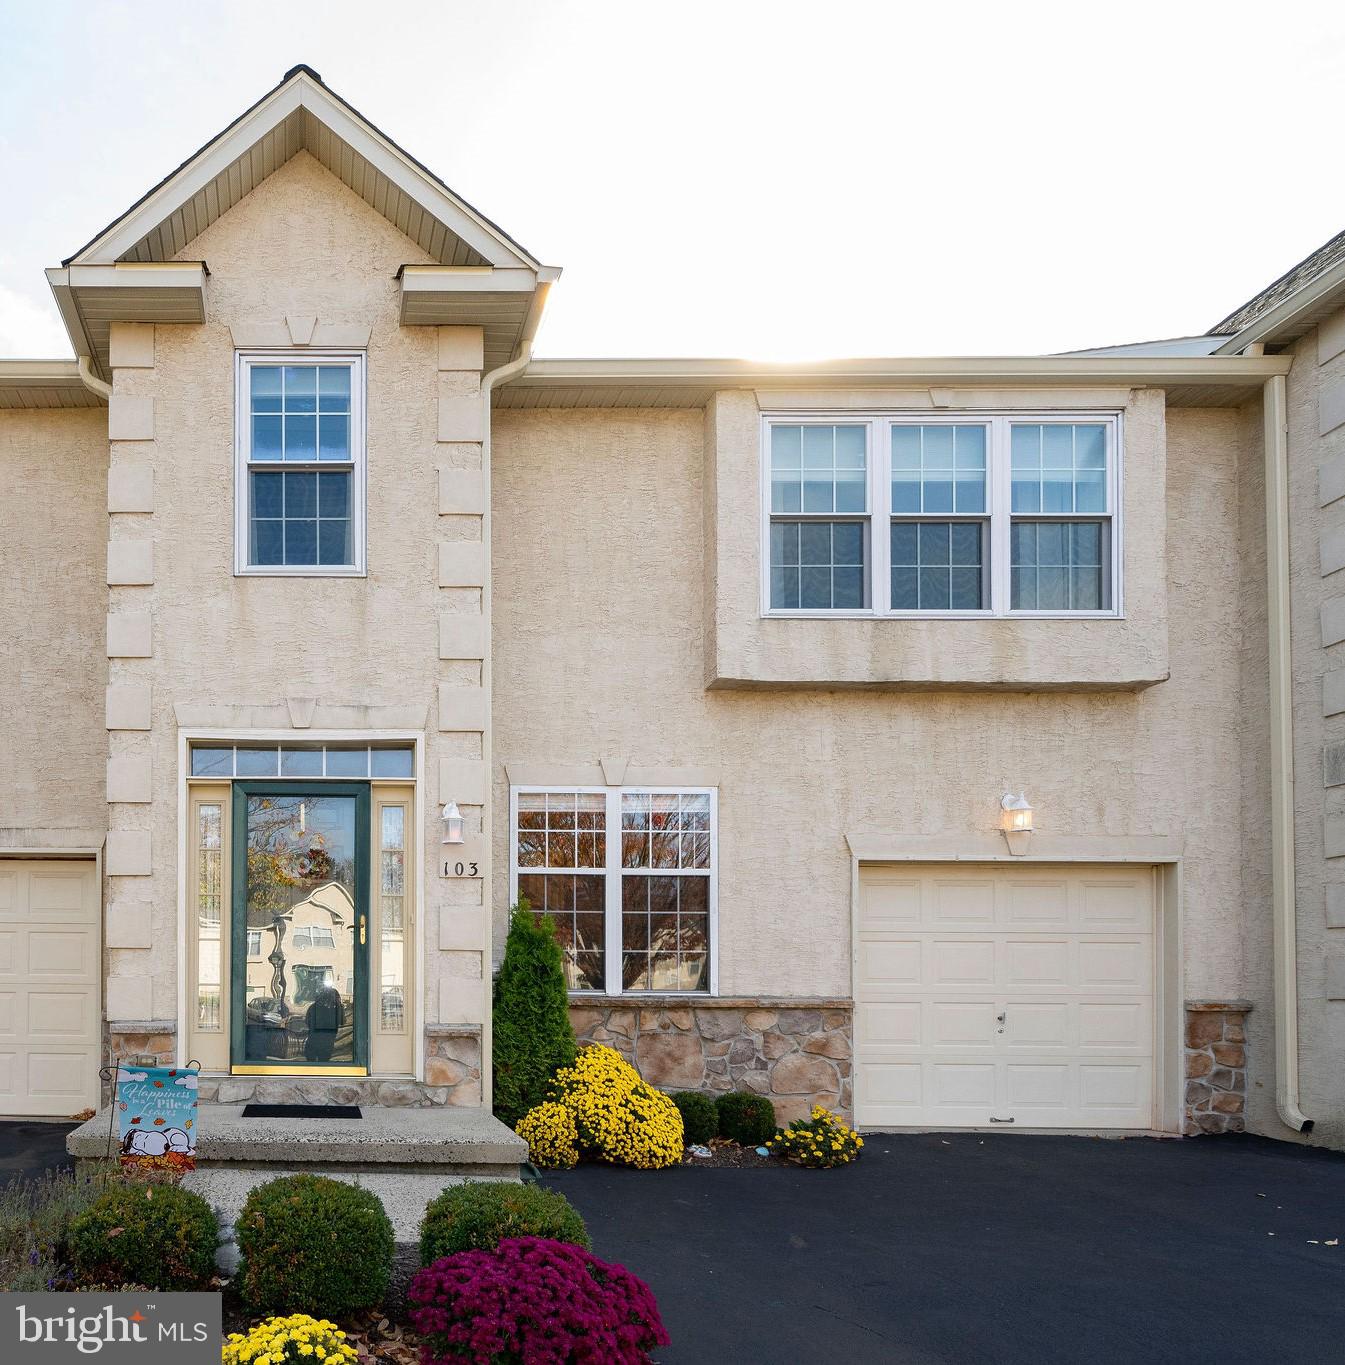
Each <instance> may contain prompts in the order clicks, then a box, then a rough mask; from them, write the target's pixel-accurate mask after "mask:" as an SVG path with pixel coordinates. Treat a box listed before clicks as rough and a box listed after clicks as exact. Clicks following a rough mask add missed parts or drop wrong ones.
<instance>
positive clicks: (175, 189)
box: [63, 66, 542, 270]
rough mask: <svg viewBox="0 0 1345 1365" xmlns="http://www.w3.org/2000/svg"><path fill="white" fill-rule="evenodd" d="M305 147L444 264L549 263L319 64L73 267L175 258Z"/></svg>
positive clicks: (285, 84) (146, 199) (260, 106)
mask: <svg viewBox="0 0 1345 1365" xmlns="http://www.w3.org/2000/svg"><path fill="white" fill-rule="evenodd" d="M301 150H306V151H308V152H310V153H311V154H312V155H313V156H314V157H316V158H317V160H319V161H320V162H321V163H322V164H323V165H324V166H325V167H326V168H327V169H328V170H329V171H331V172H332V174H333V175H335V176H336V177H337V178H338V179H340V180H342V181H343V182H344V183H345V184H346V185H347V186H349V188H350V189H351V190H353V191H354V192H355V193H356V194H358V195H359V196H360V198H361V199H363V200H364V201H365V202H366V203H367V204H369V205H370V206H371V207H372V208H374V209H375V210H376V211H377V212H379V213H381V214H382V215H383V216H384V217H385V218H387V219H388V221H389V222H391V223H392V224H393V225H394V226H395V227H397V228H398V229H399V230H400V231H401V232H403V233H405V235H406V236H407V237H409V238H410V239H411V240H412V241H413V242H415V243H416V245H417V246H419V247H420V248H421V249H422V250H423V251H425V252H426V253H427V254H428V255H430V256H433V257H434V258H435V259H436V260H437V261H439V262H440V263H441V264H443V265H459V266H463V265H465V266H506V267H524V268H528V269H532V270H539V269H541V268H542V267H541V265H540V263H539V262H538V261H537V260H536V259H535V258H534V257H533V256H532V255H531V254H530V253H529V252H528V251H526V250H525V249H524V248H523V247H522V246H520V245H519V243H518V242H516V241H514V239H513V238H512V237H510V236H509V235H508V234H507V233H506V232H505V231H504V230H503V229H502V228H500V227H499V226H498V225H497V224H495V223H493V222H491V220H490V219H489V218H487V217H486V216H485V215H484V214H483V213H481V212H479V211H478V210H477V209H474V208H473V207H472V206H471V205H470V204H469V203H467V201H466V200H465V199H463V198H461V196H459V195H457V194H455V193H454V192H453V191H452V190H451V189H449V187H448V186H447V185H445V184H444V182H443V181H442V180H440V179H439V178H438V176H436V175H434V174H433V173H432V172H431V171H429V170H428V169H427V168H426V167H425V166H424V165H422V164H421V162H419V161H417V160H416V159H415V158H414V157H413V156H411V155H410V154H409V153H408V152H406V151H404V150H403V149H402V148H401V147H399V146H398V145H397V144H396V143H395V142H393V140H392V139H391V138H390V137H388V136H387V135H386V134H385V133H383V132H381V131H380V130H379V129H378V128H376V127H375V126H374V125H373V124H372V123H370V122H369V120H368V119H367V118H365V117H364V115H363V114H361V113H360V112H359V111H358V110H357V109H355V108H354V107H353V106H352V105H349V104H347V103H346V101H345V100H343V99H342V98H341V97H340V96H339V95H337V94H336V93H335V92H334V91H333V90H332V89H331V88H330V87H329V86H327V85H326V84H325V83H324V82H323V80H322V78H321V76H319V75H318V73H317V72H316V71H314V70H313V69H312V67H309V66H295V67H292V68H291V69H290V70H289V71H287V72H286V73H285V75H284V77H283V79H282V80H281V81H280V84H279V85H277V86H275V87H274V88H273V89H271V90H269V91H267V93H266V94H265V95H263V96H262V97H261V99H259V100H258V101H257V102H256V103H255V104H254V105H252V106H251V108H249V109H247V110H245V111H244V112H243V113H242V114H240V115H239V117H238V118H236V119H235V120H234V121H233V122H232V123H231V124H229V126H228V127H227V128H225V129H224V130H223V131H222V132H220V133H219V134H217V135H216V136H215V137H213V138H211V140H210V141H209V142H207V143H206V144H205V146H204V147H202V148H201V149H200V150H199V151H197V152H195V153H193V154H192V155H191V156H190V157H188V158H187V160H186V161H184V162H183V163H182V165H180V166H179V167H178V168H177V169H176V170H175V171H173V172H172V173H171V174H170V175H168V176H166V177H165V178H164V179H163V180H161V181H160V182H159V183H158V184H157V185H155V186H154V188H153V189H151V190H150V191H149V192H148V193H147V194H145V195H143V196H142V197H141V198H140V199H138V200H137V201H136V202H135V203H134V204H132V205H131V207H130V208H129V209H127V210H126V212H125V213H123V214H121V215H120V217H118V218H116V219H114V220H113V221H112V222H111V223H109V224H108V225H107V227H105V228H104V229H103V230H102V231H101V232H99V233H98V234H97V235H96V236H94V237H93V238H92V240H90V241H88V242H86V243H85V244H84V245H83V246H82V247H80V249H79V250H78V251H76V252H75V253H74V255H72V256H70V257H68V258H67V259H66V260H65V261H64V262H63V264H64V265H66V266H70V265H91V264H111V263H114V262H151V261H170V260H172V259H173V257H174V256H176V255H177V254H178V252H180V251H181V250H182V249H183V248H184V247H185V246H186V245H187V244H188V243H189V242H190V241H191V240H192V239H193V238H194V237H197V236H199V234H200V233H201V232H203V231H204V230H205V229H206V228H207V227H209V226H210V224H211V223H213V222H215V221H216V220H217V219H219V218H221V217H222V216H223V215H224V214H225V213H227V212H228V211H229V209H231V208H232V207H233V206H234V205H235V204H236V203H237V202H238V201H239V200H240V199H242V198H243V196H244V195H246V194H247V193H248V192H249V191H251V190H252V189H254V188H255V187H256V186H257V185H258V184H260V183H261V181H263V180H264V179H265V178H266V177H267V176H268V175H271V174H272V173H273V172H274V171H276V170H278V169H279V168H280V167H281V166H283V165H284V164H285V163H286V162H287V161H288V160H289V159H290V158H291V157H292V156H294V155H295V154H296V153H298V152H299V151H301Z"/></svg>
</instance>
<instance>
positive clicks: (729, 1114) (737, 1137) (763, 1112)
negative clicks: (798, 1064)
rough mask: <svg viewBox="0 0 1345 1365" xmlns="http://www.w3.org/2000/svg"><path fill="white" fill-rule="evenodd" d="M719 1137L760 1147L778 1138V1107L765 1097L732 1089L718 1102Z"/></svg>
mask: <svg viewBox="0 0 1345 1365" xmlns="http://www.w3.org/2000/svg"><path fill="white" fill-rule="evenodd" d="M715 1108H716V1109H718V1111H719V1136H720V1137H722V1138H728V1139H729V1141H730V1142H737V1143H741V1144H742V1145H743V1146H744V1147H760V1146H761V1145H762V1143H764V1142H765V1141H766V1140H767V1139H768V1138H772V1137H774V1136H775V1106H774V1105H773V1104H772V1103H771V1102H770V1100H768V1099H767V1098H766V1096H765V1095H754V1094H753V1093H752V1092H751V1091H750V1090H732V1091H730V1092H729V1093H728V1094H727V1095H721V1096H720V1097H719V1099H718V1100H716V1101H715Z"/></svg>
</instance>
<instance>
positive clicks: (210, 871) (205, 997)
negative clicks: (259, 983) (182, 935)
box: [196, 801, 223, 1033]
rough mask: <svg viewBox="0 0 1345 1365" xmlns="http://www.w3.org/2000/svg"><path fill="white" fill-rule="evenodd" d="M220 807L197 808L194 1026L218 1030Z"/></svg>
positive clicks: (210, 1031)
mask: <svg viewBox="0 0 1345 1365" xmlns="http://www.w3.org/2000/svg"><path fill="white" fill-rule="evenodd" d="M222 811H223V808H222V807H221V806H220V805H219V804H218V803H216V802H213V801H212V802H211V803H210V804H209V805H205V804H202V805H200V806H198V807H197V808H196V877H197V885H196V914H197V924H196V935H197V937H196V982H197V984H196V1027H197V1028H198V1029H199V1030H200V1031H201V1032H202V1033H218V1032H219V1031H220V1030H221V1028H222V1027H223V1023H222V1015H221V1009H220V1003H221V1002H220V980H221V972H220V967H221V958H220V885H221V876H222V872H223V869H222V867H221V849H220V831H221V826H222Z"/></svg>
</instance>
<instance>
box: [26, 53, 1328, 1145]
mask: <svg viewBox="0 0 1345 1365" xmlns="http://www.w3.org/2000/svg"><path fill="white" fill-rule="evenodd" d="M48 275H49V280H50V284H51V287H52V290H53V292H54V294H55V297H56V300H57V303H58V305H59V307H60V311H61V315H62V317H63V319H64V321H65V324H66V326H67V328H68V330H69V333H70V337H71V342H72V345H73V347H74V350H75V353H76V355H77V356H78V360H77V361H69V362H67V361H26V360H12V361H4V362H0V407H2V408H3V411H0V471H2V472H0V490H2V493H0V547H3V549H2V550H0V553H2V554H3V557H4V558H3V562H4V577H3V582H4V589H3V595H2V596H0V702H2V703H3V708H4V716H5V723H4V725H3V727H0V921H2V922H3V941H4V944H5V951H4V953H3V955H2V956H0V961H3V973H4V983H5V984H4V988H3V999H4V1008H3V1010H0V1113H4V1114H7V1115H62V1114H69V1113H72V1112H74V1111H77V1110H79V1109H81V1108H83V1107H85V1106H89V1105H94V1104H96V1103H97V1102H98V1098H99V1075H98V1073H99V1068H100V1066H101V1065H102V1064H103V1063H104V1062H105V1060H106V1059H107V1058H108V1056H110V1055H116V1056H128V1055H134V1056H139V1057H144V1056H151V1055H152V1056H154V1057H157V1058H159V1059H162V1060H165V1061H167V1060H171V1061H173V1062H174V1063H177V1064H185V1063H187V1062H189V1061H198V1062H199V1063H200V1064H201V1067H202V1074H203V1080H202V1094H203V1096H204V1097H206V1098H212V1097H213V1098H214V1099H216V1100H218V1101H220V1102H237V1101H239V1100H242V1099H247V1098H253V1097H255V1098H258V1099H270V1100H278V1101H284V1100H289V1101H292V1100H295V1099H296V1098H297V1099H301V1100H308V1101H319V1102H320V1101H324V1100H334V1101H338V1102H342V1103H350V1102H355V1101H359V1102H362V1103H365V1104H370V1105H378V1106H383V1107H391V1106H405V1107H410V1108H417V1109H425V1110H438V1111H441V1112H443V1113H444V1114H445V1115H448V1114H450V1113H451V1111H453V1110H454V1109H468V1110H476V1109H479V1108H480V1107H481V1106H483V1105H488V1104H489V1099H490V1069H489V1057H490V983H491V970H492V965H493V964H495V963H497V962H498V959H499V956H500V954H501V952H502V949H503V939H504V930H505V924H506V920H507V915H508V909H509V906H510V905H511V903H513V902H514V901H515V900H517V899H518V898H519V897H522V896H526V897H527V899H528V900H529V902H530V903H531V904H532V905H533V907H534V908H535V909H537V910H539V911H541V910H544V911H545V912H547V913H548V914H550V915H551V916H553V917H554V919H555V921H556V923H557V926H558V931H559V934H560V937H561V940H562V942H563V944H564V947H565V957H566V970H567V974H568V978H569V983H570V986H571V988H572V990H573V992H574V994H573V1001H572V1011H573V1017H574V1021H575V1024H576V1027H577V1029H578V1030H579V1032H580V1033H581V1035H582V1036H584V1037H586V1038H590V1039H598V1040H603V1041H608V1042H611V1043H612V1044H614V1045H615V1046H618V1047H620V1048H622V1049H623V1050H624V1051H626V1052H627V1053H628V1054H630V1055H632V1056H634V1057H635V1058H636V1059H637V1060H638V1062H639V1064H640V1066H641V1068H642V1070H643V1071H644V1073H645V1074H646V1075H647V1076H648V1077H649V1078H650V1079H651V1080H653V1081H654V1082H655V1083H657V1084H659V1085H662V1086H665V1087H667V1088H675V1089H681V1088H704V1089H708V1090H723V1089H728V1088H730V1087H747V1088H753V1089H757V1090H761V1091H764V1092H766V1093H769V1094H771V1096H772V1098H773V1099H774V1100H775V1102H776V1104H777V1108H778V1110H779V1112H780V1113H781V1115H782V1116H784V1117H792V1116H793V1115H795V1114H797V1113H799V1112H801V1111H803V1110H806V1109H807V1107H808V1106H809V1105H810V1104H811V1103H813V1102H814V1101H818V1100H820V1101H822V1102H824V1103H827V1104H829V1105H832V1106H835V1107H837V1108H840V1109H842V1110H844V1111H846V1112H847V1113H849V1114H852V1115H853V1117H854V1118H855V1120H856V1121H857V1123H858V1124H859V1125H861V1126H865V1127H872V1128H887V1127H903V1126H912V1127H935V1128H951V1127H972V1128H984V1129H987V1130H991V1129H999V1128H1008V1127H1010V1126H1011V1127H1012V1128H1013V1129H1015V1130H1023V1129H1029V1130H1031V1129H1059V1130H1068V1131H1083V1132H1136V1131H1139V1132H1148V1131H1159V1132H1168V1133H1178V1132H1188V1133H1195V1132H1215V1131H1223V1130H1225V1129H1240V1128H1242V1127H1243V1126H1244V1124H1245V1126H1246V1127H1247V1128H1248V1129H1250V1130H1252V1131H1255V1132H1258V1133H1266V1134H1270V1135H1272V1136H1276V1137H1282V1138H1290V1137H1296V1138H1298V1139H1299V1140H1310V1141H1316V1142H1323V1143H1327V1144H1332V1145H1336V1146H1345V1072H1342V1070H1341V1068H1340V1066H1339V1065H1338V1056H1339V1052H1340V1048H1341V1047H1342V1046H1343V1045H1345V875H1342V872H1343V871H1345V863H1342V862H1341V861H1340V860H1342V859H1345V796H1342V795H1341V791H1340V785H1341V784H1345V664H1342V663H1341V658H1342V656H1341V655H1340V653H1339V651H1340V649H1341V647H1342V645H1345V588H1341V587H1340V585H1339V583H1338V582H1336V581H1334V579H1335V578H1338V577H1339V576H1340V571H1341V570H1342V568H1345V529H1343V528H1345V511H1342V508H1345V500H1343V495H1345V253H1343V252H1342V240H1341V239H1337V240H1336V242H1334V243H1332V244H1330V246H1328V247H1327V248H1325V249H1324V252H1323V253H1322V254H1321V256H1320V258H1315V259H1314V260H1313V261H1310V262H1308V263H1305V265H1304V266H1303V267H1300V269H1299V271H1298V272H1296V273H1294V274H1292V275H1291V276H1288V277H1286V278H1285V280H1283V281H1280V282H1277V284H1276V285H1274V286H1272V287H1271V289H1270V290H1268V291H1267V292H1266V293H1265V294H1264V295H1262V296H1261V297H1259V298H1258V299H1256V300H1253V301H1252V302H1251V303H1250V304H1248V305H1246V307H1244V308H1243V309H1240V310H1239V311H1238V312H1237V313H1236V314H1233V315H1232V316H1230V317H1229V318H1228V319H1226V320H1225V322H1224V323H1223V324H1222V325H1221V326H1220V327H1217V328H1214V329H1212V331H1211V332H1210V333H1208V334H1202V335H1201V336H1199V337H1195V338H1192V339H1189V340H1185V341H1181V342H1176V343H1171V342H1169V343H1156V344H1153V345H1149V346H1136V347H1119V348H1112V349H1110V350H1106V351H1098V352H1090V353H1083V354H1078V355H1068V356H1034V357H993V358H964V359H908V360H872V361H836V362H828V363H823V364H814V365H807V366H797V367H794V366H779V365H759V364H750V363H746V362H739V361H718V360H677V359H659V360H559V359H546V360H534V359H532V358H531V343H532V338H533V336H534V334H535V332H536V330H537V327H538V323H539V321H540V318H541V315H542V310H543V307H544V304H545V301H546V296H547V293H548V291H549V289H550V288H551V286H552V285H553V284H554V283H555V281H556V280H557V278H558V276H559V271H558V270H556V269H554V268H552V267H550V266H548V265H546V264H545V263H543V262H542V261H541V260H539V259H538V258H537V257H535V256H533V255H531V254H530V253H529V252H528V251H527V250H526V249H525V248H524V247H522V246H521V245H519V243H518V242H517V241H515V240H514V239H513V238H512V237H510V236H509V235H507V234H506V233H505V232H504V231H503V230H502V229H501V228H499V227H498V226H496V225H495V224H494V223H492V222H491V221H490V220H489V219H488V218H486V217H485V216H484V215H483V214H481V213H480V212H478V211H477V210H475V209H474V208H472V207H471V206H470V205H468V204H466V203H465V202H463V200H462V199H461V198H459V197H458V196H457V195H455V194H454V193H453V192H452V191H451V190H450V189H448V188H447V186H445V185H444V184H443V183H442V182H440V181H439V180H438V179H437V178H436V177H435V176H434V175H433V174H432V173H431V172H430V171H428V170H427V169H426V168H425V167H424V166H422V165H421V164H420V163H419V162H417V161H415V160H414V159H413V158H412V157H411V156H410V155H409V154H408V153H406V152H404V151H403V150H402V149H401V148H400V147H398V146H397V145H396V144H395V143H394V142H392V141H391V140H390V139H389V138H388V137H387V136H386V135H385V134H383V133H381V132H380V131H379V130H378V129H377V128H376V127H374V126H373V125H372V124H371V123H369V122H368V120H367V119H365V118H364V117H363V116H362V115H361V114H360V113H358V112H357V111H356V110H354V109H353V108H352V107H351V106H349V105H348V104H347V103H345V101H343V100H342V99H341V98H340V97H339V96H338V95H337V94H335V93H334V92H333V91H332V90H331V89H330V88H329V87H328V86H327V85H325V84H324V83H323V81H322V80H321V79H320V78H319V77H318V76H317V74H316V73H314V72H313V71H311V70H309V69H308V68H306V67H296V68H295V69H294V70H292V71H290V72H288V73H287V74H286V76H285V77H284V79H283V80H282V81H281V83H280V84H279V85H278V86H276V87H275V88H274V89H273V90H271V91H270V92H269V93H268V94H266V95H265V96H264V97H263V98H262V99H261V100H260V101H259V102H258V103H257V104H255V105H253V106H252V107H251V108H250V109H248V110H247V111H246V112H245V113H243V114H242V115H241V116H240V117H239V118H238V119H237V120H236V121H235V122H234V123H232V124H231V125H230V126H229V127H228V128H226V129H225V130H224V131H223V132H222V133H220V135H219V136H218V137H216V138H215V139H214V140H213V141H211V142H210V143H209V144H208V145H207V146H205V147H204V148H202V149H201V150H200V151H199V152H197V153H196V154H195V155H194V156H192V157H191V158H190V159H189V160H187V161H186V162H184V163H183V165H182V166H180V167H179V168H178V169H177V170H176V171H174V172H173V173H172V174H171V175H169V176H168V177H167V178H166V179H165V180H163V181H161V182H160V183H159V184H157V185H156V186H155V187H154V188H153V189H151V190H149V191H148V193H147V194H146V195H145V196H144V197H143V198H142V199H141V200H139V201H138V202H137V203H136V204H134V205H133V206H132V207H131V208H129V209H128V210H127V211H126V212H125V213H123V214H122V215H121V216H120V217H118V218H116V219H115V220H114V221H113V222H112V223H111V224H110V225H109V226H108V227H107V228H105V229H104V230H103V231H102V232H100V233H99V234H98V236H97V237H95V238H94V239H93V240H92V241H91V242H89V243H88V244H87V245H85V246H84V247H82V248H81V249H80V250H79V251H77V252H76V253H75V254H74V255H72V256H70V257H69V258H68V259H66V260H65V261H64V262H63V264H62V265H60V266H59V267H57V268H54V269H52V270H50V271H49V272H48ZM1267 475H1268V476H1269V483H1268V484H1267V482H1266V480H1267ZM418 1121H419V1120H418Z"/></svg>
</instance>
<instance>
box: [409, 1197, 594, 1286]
mask: <svg viewBox="0 0 1345 1365" xmlns="http://www.w3.org/2000/svg"><path fill="white" fill-rule="evenodd" d="M505 1237H545V1238H547V1239H548V1240H549V1241H552V1242H568V1243H569V1244H570V1245H571V1246H577V1247H583V1248H584V1250H585V1251H587V1250H588V1249H589V1247H590V1242H589V1240H588V1229H587V1228H586V1227H585V1226H584V1220H583V1219H582V1218H581V1217H580V1216H579V1212H578V1210H577V1209H575V1208H574V1206H573V1205H572V1204H571V1203H570V1201H569V1200H568V1199H566V1197H565V1196H564V1195H563V1194H561V1193H559V1192H558V1191H556V1190H548V1189H546V1188H544V1187H543V1186H541V1185H515V1184H512V1183H506V1182H504V1181H500V1182H499V1183H496V1182H494V1181H491V1182H487V1181H482V1180H472V1181H468V1183H467V1184H465V1185H451V1186H450V1187H449V1188H448V1189H446V1190H445V1191H444V1192H443V1194H441V1195H439V1196H438V1197H437V1198H435V1199H432V1200H430V1203H429V1206H428V1207H427V1208H426V1210H425V1217H424V1219H423V1220H422V1221H421V1224H420V1263H421V1265H433V1264H434V1262H435V1261H437V1260H439V1259H440V1258H441V1257H443V1256H452V1255H455V1254H456V1253H457V1252H459V1251H494V1250H495V1248H496V1247H497V1246H499V1244H500V1242H501V1240H502V1239H503V1238H505Z"/></svg>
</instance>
